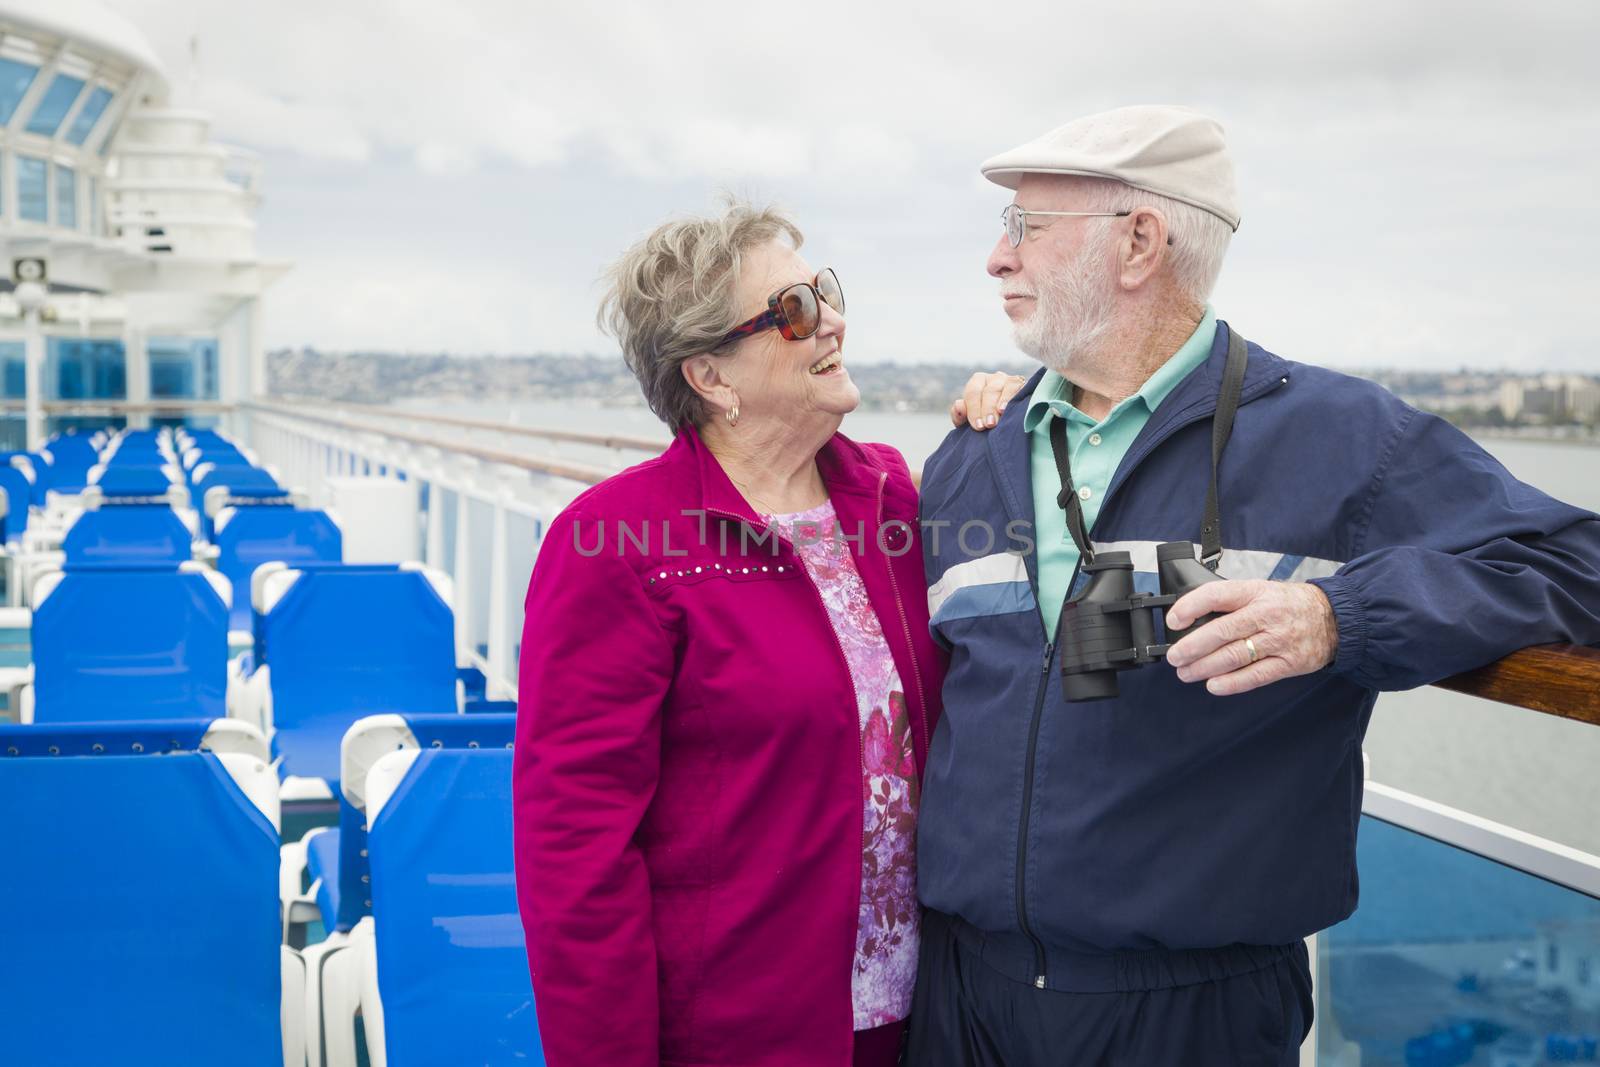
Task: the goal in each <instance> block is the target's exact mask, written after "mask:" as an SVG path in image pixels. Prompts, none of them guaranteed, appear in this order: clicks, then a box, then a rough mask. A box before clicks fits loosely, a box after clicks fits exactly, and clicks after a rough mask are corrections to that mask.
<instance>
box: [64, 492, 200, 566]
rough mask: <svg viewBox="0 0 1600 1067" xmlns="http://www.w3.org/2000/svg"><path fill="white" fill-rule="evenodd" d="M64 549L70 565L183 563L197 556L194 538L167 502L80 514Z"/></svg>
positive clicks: (96, 509) (111, 506)
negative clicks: (195, 554)
mask: <svg viewBox="0 0 1600 1067" xmlns="http://www.w3.org/2000/svg"><path fill="white" fill-rule="evenodd" d="M61 550H62V551H63V552H65V553H66V561H67V563H69V564H73V563H182V562H184V561H186V560H189V559H192V558H194V540H193V537H192V536H191V535H190V533H189V528H188V527H187V526H185V525H184V524H183V520H182V519H180V518H178V516H177V513H176V512H174V511H173V510H172V508H171V507H169V506H168V505H166V504H117V505H110V506H106V507H100V508H95V509H94V510H92V511H85V512H84V513H83V514H82V515H80V516H78V518H77V520H76V521H74V522H73V524H72V526H71V527H70V528H69V529H68V530H67V535H66V537H64V538H62V541H61Z"/></svg>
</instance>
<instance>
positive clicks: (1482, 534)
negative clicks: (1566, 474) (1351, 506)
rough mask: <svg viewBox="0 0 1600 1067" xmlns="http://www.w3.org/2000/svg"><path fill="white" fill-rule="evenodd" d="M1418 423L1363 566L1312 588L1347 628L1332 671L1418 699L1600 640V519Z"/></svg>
mask: <svg viewBox="0 0 1600 1067" xmlns="http://www.w3.org/2000/svg"><path fill="white" fill-rule="evenodd" d="M1405 412H1406V413H1405V415H1404V416H1403V417H1402V421H1401V423H1400V425H1399V427H1398V428H1397V431H1396V433H1395V434H1394V436H1393V438H1392V440H1391V441H1390V442H1389V449H1388V455H1387V458H1386V459H1385V460H1384V461H1383V463H1382V465H1381V466H1380V470H1379V473H1378V475H1377V478H1376V479H1375V481H1374V483H1373V485H1372V488H1371V490H1370V493H1369V494H1368V497H1367V499H1366V501H1365V509H1366V514H1365V518H1364V521H1363V522H1362V523H1361V524H1360V525H1359V526H1358V528H1357V530H1356V533H1355V535H1354V538H1355V540H1354V544H1353V546H1352V558H1351V559H1350V561H1349V562H1348V563H1346V564H1344V566H1342V567H1341V568H1340V569H1339V570H1338V571H1337V572H1336V573H1335V574H1333V575H1332V576H1331V577H1327V578H1318V579H1314V580H1313V583H1312V584H1314V585H1318V586H1320V587H1321V588H1322V591H1323V592H1324V593H1326V594H1327V596H1328V600H1329V602H1330V603H1331V604H1332V605H1333V612H1334V616H1335V618H1336V620H1337V622H1338V627H1339V649H1338V653H1337V655H1336V658H1335V660H1334V662H1333V664H1332V667H1331V669H1332V670H1333V671H1334V672H1335V673H1340V674H1343V675H1345V676H1347V677H1349V678H1350V679H1351V680H1353V681H1355V682H1357V683H1358V684H1360V685H1362V686H1365V687H1367V688H1371V689H1384V690H1397V689H1410V688H1413V687H1415V686H1419V685H1427V684H1429V683H1432V682H1436V681H1438V680H1439V679H1441V678H1446V677H1449V676H1450V675H1452V674H1458V673H1460V672H1461V671H1465V670H1471V669H1472V668H1474V667H1480V666H1483V665H1484V664H1486V663H1490V662H1492V661H1494V660H1497V659H1499V658H1501V657H1502V656H1506V655H1508V654H1510V653H1512V652H1514V651H1516V650H1517V649H1520V648H1525V647H1527V646H1529V645H1536V644H1541V643H1545V642H1550V641H1568V642H1572V643H1575V644H1594V643H1597V642H1600V517H1597V516H1596V515H1594V514H1593V513H1592V512H1588V511H1584V510H1582V509H1581V508H1576V507H1572V506H1570V505H1568V504H1563V503H1562V502H1560V501H1559V500H1555V499H1553V498H1551V497H1549V496H1546V495H1545V494H1544V493H1541V492H1539V491H1538V490H1537V489H1534V488H1533V487H1531V486H1529V485H1526V484H1524V483H1523V482H1520V481H1518V480H1517V479H1516V478H1513V477H1512V476H1511V474H1510V473H1509V472H1508V471H1507V470H1506V469H1505V467H1503V466H1501V465H1500V463H1499V462H1498V461H1497V460H1496V459H1495V458H1494V457H1492V456H1490V455H1489V454H1488V453H1487V452H1485V451H1484V450H1483V449H1482V448H1480V447H1479V446H1478V445H1477V444H1476V443H1474V442H1473V441H1472V439H1471V438H1469V437H1467V436H1466V435H1465V434H1463V433H1462V432H1461V431H1459V430H1457V429H1456V428H1455V427H1453V426H1451V425H1450V424H1449V423H1448V422H1445V421H1444V420H1443V419H1440V418H1438V417H1436V416H1433V415H1428V414H1425V413H1423V412H1419V411H1416V410H1414V409H1410V408H1407V409H1405Z"/></svg>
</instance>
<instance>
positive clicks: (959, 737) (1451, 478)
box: [918, 326, 1600, 952]
mask: <svg viewBox="0 0 1600 1067" xmlns="http://www.w3.org/2000/svg"><path fill="white" fill-rule="evenodd" d="M1228 337H1229V334H1228V330H1227V328H1226V327H1225V326H1219V329H1218V330H1217V337H1216V341H1215V343H1214V345H1213V347H1212V351H1211V355H1210V357H1209V359H1208V360H1207V361H1206V362H1205V363H1204V364H1202V365H1201V366H1200V367H1199V368H1198V369H1196V370H1195V371H1194V372H1193V373H1191V374H1190V375H1189V377H1188V378H1186V379H1185V380H1184V381H1183V382H1181V383H1180V384H1179V385H1178V386H1177V388H1175V389H1174V390H1173V391H1172V393H1171V394H1169V395H1168V396H1167V398H1166V399H1165V400H1164V401H1163V402H1162V404H1161V406H1160V408H1158V409H1157V410H1156V411H1155V412H1154V413H1153V414H1152V415H1151V417H1150V420H1149V422H1148V423H1147V424H1146V425H1145V427H1144V429H1143V430H1142V431H1141V432H1140V434H1139V436H1138V438H1137V439H1136V440H1135V441H1134V443H1133V445H1132V446H1131V447H1130V448H1129V449H1128V452H1127V454H1126V455H1125V456H1124V457H1123V460H1122V464H1121V466H1120V467H1119V468H1118V470H1117V472H1116V474H1115V475H1114V477H1113V478H1112V481H1111V485H1110V487H1109V492H1108V494H1107V496H1106V498H1105V502H1104V504H1103V505H1102V507H1101V510H1100V514H1099V517H1098V519H1097V521H1096V522H1095V526H1094V529H1093V530H1092V531H1091V537H1092V539H1093V541H1094V543H1095V545H1096V546H1097V548H1098V549H1108V548H1115V549H1125V550H1128V551H1131V552H1132V553H1133V559H1134V565H1135V570H1136V575H1135V585H1136V586H1137V587H1138V588H1139V589H1141V590H1143V591H1149V592H1154V591H1156V581H1155V574H1154V571H1155V546H1156V545H1157V544H1159V543H1161V542H1164V541H1180V540H1186V541H1195V542H1199V540H1200V525H1201V518H1202V514H1203V511H1204V507H1205V497H1206V487H1207V485H1208V483H1209V480H1210V476H1211V420H1210V416H1211V413H1212V412H1213V410H1214V409H1215V407H1216V398H1217V390H1218V385H1219V384H1220V381H1221V376H1222V368H1223V364H1224V362H1225V360H1226V357H1227V350H1228ZM1037 383H1038V377H1037V376H1035V378H1034V379H1033V381H1032V382H1030V383H1029V385H1028V387H1027V388H1026V389H1025V390H1024V391H1023V392H1022V393H1021V394H1019V395H1018V396H1017V397H1016V398H1015V399H1014V400H1013V401H1012V402H1011V404H1010V405H1009V408H1008V410H1007V412H1006V414H1005V416H1004V417H1003V418H1002V419H1001V421H1000V424H999V425H998V426H997V427H996V428H995V429H993V430H991V431H989V432H988V433H986V434H978V433H973V432H972V431H970V430H967V429H958V430H955V431H954V432H952V433H951V434H950V436H949V437H947V438H946V439H945V441H944V443H943V444H942V445H941V446H940V448H939V450H938V451H937V452H936V453H935V454H934V455H933V457H932V458H931V459H930V460H929V462H928V464H927V467H926V468H925V470H924V472H923V479H922V519H923V523H924V532H923V552H924V562H925V564H926V570H927V577H928V581H929V605H930V608H931V615H932V623H931V625H932V627H933V630H934V634H935V637H936V638H938V639H939V640H940V641H941V642H942V643H943V644H944V645H945V646H946V647H947V648H948V649H949V652H950V669H949V673H948V675H947V676H946V680H945V684H944V717H943V718H942V719H941V720H940V723H939V726H938V729H937V730H936V731H935V733H934V737H933V744H932V748H931V751H930V754H929V764H928V770H927V778H926V786H925V789H924V793H923V801H922V812H921V818H920V830H919V841H918V864H919V868H920V874H919V887H920V895H921V897H922V900H923V903H925V904H926V905H928V906H929V907H932V908H937V909H939V910H940V911H943V912H947V913H950V914H955V915H959V916H961V917H962V918H964V919H966V920H967V921H968V922H970V923H972V924H973V925H975V926H977V927H979V928H980V929H983V930H988V931H994V932H1018V931H1020V932H1022V933H1026V934H1029V935H1030V936H1032V937H1033V938H1034V939H1035V940H1036V944H1037V945H1038V946H1057V947H1059V948H1061V949H1065V950H1068V951H1077V952H1109V951H1138V950H1147V949H1154V948H1169V949H1184V948H1213V947H1219V946H1223V945H1229V944H1234V943H1246V944H1257V945H1278V944H1285V943H1288V942H1290V941H1292V940H1294V939H1296V938H1301V937H1305V936H1306V935H1308V934H1311V933H1313V932H1315V931H1317V930H1321V929H1323V928H1325V927H1328V926H1330V925H1332V924H1333V923H1335V922H1338V921H1339V920H1340V919H1343V918H1345V917H1346V916H1348V915H1349V914H1350V913H1351V912H1352V911H1353V910H1354V909H1355V906H1356V894H1357V882H1356V863H1355V839H1356V823H1357V820H1358V819H1359V817H1360V812H1361V789H1362V785H1361V777H1362V776H1361V739H1362V736H1363V734H1364V733H1365V731H1366V727H1367V722H1368V719H1369V717H1370V715H1371V713H1372V706H1373V702H1374V701H1375V699H1376V697H1377V692H1378V690H1394V689H1407V688H1411V687H1414V686H1419V685H1424V684H1427V683H1429V682H1433V681H1436V680H1438V679H1440V678H1444V677H1446V676H1448V675H1451V674H1456V673H1458V672H1460V671H1464V670H1467V669H1469V668H1472V667H1477V666H1480V665H1482V664H1485V663H1488V662H1490V661H1492V660H1495V659H1498V658H1500V657H1501V656H1504V655H1506V654H1507V653H1510V652H1512V651H1514V650H1516V649H1518V648H1522V647H1525V646H1527V645H1532V644H1538V643H1541V642H1547V641H1563V640H1564V641H1573V642H1577V643H1580V644H1592V643H1600V517H1597V516H1595V515H1594V514H1592V513H1590V512H1587V511H1583V510H1581V509H1579V508H1575V507H1571V506H1569V505H1567V504H1563V503H1561V502H1560V501H1557V500H1553V499H1551V498H1550V497H1548V496H1546V495H1545V494H1543V493H1541V492H1539V491H1538V490H1536V489H1533V488H1531V487H1529V486H1527V485H1525V484H1523V483H1522V482H1519V481H1517V480H1516V479H1515V478H1513V477H1512V476H1511V475H1510V474H1509V473H1507V471H1506V470H1505V468H1504V467H1502V466H1501V465H1500V463H1498V462H1497V461H1496V460H1495V459H1493V458H1492V457H1491V456H1489V455H1488V454H1487V453H1486V452H1484V451H1483V449H1481V448H1479V447H1478V446H1477V445H1476V444H1474V443H1473V442H1472V441H1471V440H1470V439H1469V438H1468V437H1466V436H1465V435H1464V434H1462V433H1460V432H1459V431H1458V430H1456V429H1455V428H1453V427H1452V426H1450V425H1449V424H1448V423H1447V422H1444V421H1443V420H1441V419H1438V418H1436V417H1434V416H1432V415H1428V414H1425V413H1423V412H1420V411H1418V410H1416V409H1415V408H1412V407H1410V406H1409V405H1407V404H1405V403H1403V402H1401V401H1400V400H1399V399H1397V398H1396V397H1395V396H1394V395H1392V394H1391V393H1389V392H1387V391H1386V390H1384V389H1383V388H1381V387H1379V386H1377V385H1375V384H1373V383H1371V382H1367V381H1363V380H1361V379H1358V378H1352V377H1348V376H1346V375H1342V374H1337V373H1334V372H1333V371H1329V370H1324V369H1321V368H1318V367H1312V366H1306V365H1304V364H1299V363H1291V362H1289V361H1287V360H1284V359H1280V358H1279V357H1277V356H1275V355H1273V354H1272V353H1270V352H1267V351H1265V350H1264V349H1262V348H1260V347H1259V346H1257V345H1253V344H1252V345H1251V346H1250V359H1249V365H1248V371H1247V373H1246V376H1245V381H1244V388H1243V392H1242V396H1241V401H1240V406H1239V411H1238V416H1237V419H1236V422H1235V425H1234V430H1233V437H1232V439H1231V441H1230V443H1229V444H1228V446H1227V450H1226V452H1225V453H1224V456H1223V460H1222V466H1221V475H1220V483H1219V490H1220V496H1221V506H1222V507H1221V514H1222V533H1223V548H1224V555H1223V558H1222V563H1221V567H1220V573H1221V574H1222V575H1223V576H1224V577H1229V578H1273V579H1287V580H1309V581H1314V582H1315V583H1316V584H1317V585H1320V586H1321V587H1322V589H1323V591H1324V592H1326V593H1327V595H1328V599H1329V600H1330V601H1331V603H1332V605H1333V609H1334V614H1335V616H1336V618H1337V620H1338V627H1339V649H1338V654H1337V658H1336V659H1335V661H1334V662H1333V664H1331V665H1330V666H1329V667H1328V668H1326V669H1324V670H1322V671H1319V672H1316V673H1314V674H1310V675H1306V676H1302V677H1299V678H1291V679H1287V680H1285V681H1281V682H1278V683H1276V684H1273V685H1270V686H1265V687H1263V688H1261V689H1257V690H1255V691H1253V692H1250V693H1246V694H1242V695H1239V696H1233V697H1214V696H1211V695H1210V694H1208V693H1207V692H1206V690H1205V687H1204V685H1203V683H1197V684H1185V683H1183V682H1180V681H1179V680H1178V678H1177V674H1176V673H1175V672H1174V670H1173V669H1172V668H1171V667H1168V666H1167V665H1166V664H1165V663H1164V662H1163V663H1157V664H1154V665H1150V666H1146V667H1143V668H1139V669H1136V670H1132V671H1125V672H1122V673H1121V674H1120V675H1119V680H1120V683H1121V695H1120V696H1119V697H1118V698H1116V699H1113V700H1103V701H1093V702H1087V703H1075V704H1068V703H1066V702H1065V701H1064V699H1063V698H1062V695H1061V681H1060V675H1059V672H1058V665H1057V663H1056V659H1055V656H1054V650H1053V649H1052V648H1051V647H1049V646H1048V645H1047V644H1046V642H1045V632H1044V627H1043V625H1042V623H1041V621H1040V618H1039V610H1038V607H1037V604H1036V600H1035V591H1036V589H1037V575H1036V573H1035V570H1034V558H1033V554H1032V552H1031V534H1032V523H1033V499H1032V493H1031V489H1030V478H1029V446H1028V440H1027V435H1026V434H1025V433H1024V432H1023V430H1022V416H1023V413H1024V412H1025V411H1026V410H1027V407H1028V404H1027V400H1028V397H1029V395H1030V394H1031V393H1032V390H1033V387H1034V386H1035V385H1037ZM1008 525H1009V533H1010V535H1011V536H1008V529H1007V528H1008ZM963 527H965V528H963ZM990 530H992V531H994V534H995V537H994V539H993V540H992V541H991V539H990V537H989V536H988V531H990ZM1019 550H1022V551H1019Z"/></svg>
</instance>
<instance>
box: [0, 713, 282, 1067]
mask: <svg viewBox="0 0 1600 1067" xmlns="http://www.w3.org/2000/svg"><path fill="white" fill-rule="evenodd" d="M143 728H144V727H141V729H143ZM0 729H3V730H4V733H3V734H0V752H3V751H4V748H5V746H7V745H9V744H11V743H12V741H13V740H14V738H15V736H16V735H15V733H14V731H19V730H23V731H27V730H31V731H34V732H36V733H37V734H38V735H39V741H40V742H44V743H48V741H49V738H48V737H47V736H46V735H47V734H48V733H49V732H50V731H51V730H52V729H53V728H51V727H43V726H37V727H6V728H0ZM100 736H102V737H103V738H106V740H107V741H108V742H110V744H111V745H112V749H110V750H108V753H107V754H100V755H88V756H40V757H31V756H22V757H5V756H3V755H0V811H3V812H5V813H6V816H5V856H6V865H7V868H8V870H10V871H12V872H14V873H13V876H11V877H6V878H0V915H5V916H6V917H7V919H6V927H5V935H4V946H5V947H4V951H0V1004H4V1005H5V1009H4V1012H5V1018H6V1024H5V1025H4V1026H0V1063H5V1064H90V1063H117V1064H141V1065H156V1064H163V1065H164V1064H170V1063H173V1062H174V1057H175V1056H176V1057H178V1058H179V1059H181V1060H182V1061H183V1062H185V1063H226V1064H230V1065H239V1067H280V1065H281V1064H282V1063H283V1052H282V1041H281V1037H280V1033H279V1001H280V999H281V997H280V978H279V972H280V967H281V964H280V938H281V930H280V928H279V923H278V900H277V895H278V885H277V871H278V835H277V832H276V831H275V830H274V829H273V827H272V824H271V823H269V822H268V821H267V819H266V818H265V817H264V816H263V815H262V814H261V812H260V811H259V810H258V809H257V808H256V807H255V806H254V805H252V804H251V803H250V802H249V801H248V800H247V799H246V798H245V797H244V795H243V794H242V793H241V792H240V791H239V788H238V786H237V785H236V784H235V783H234V781H233V779H232V778H231V777H230V776H229V775H228V773H227V771H225V770H224V769H223V768H222V765H221V764H220V763H219V762H218V760H217V759H216V757H214V756H212V755H211V754H210V753H199V752H193V751H185V752H178V753H171V752H167V753H164V754H162V755H161V756H160V757H159V758H155V757H153V756H152V755H150V754H148V751H149V750H147V754H143V755H132V754H129V755H113V754H110V751H117V752H127V751H129V745H127V744H125V743H123V739H121V738H119V737H117V736H116V735H115V731H114V730H103V731H102V733H101V735H100ZM34 744H35V742H33V741H30V742H29V747H30V749H31V748H32V747H34ZM23 872H25V873H23Z"/></svg>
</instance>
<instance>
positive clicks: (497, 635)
mask: <svg viewBox="0 0 1600 1067" xmlns="http://www.w3.org/2000/svg"><path fill="white" fill-rule="evenodd" d="M506 495H507V492H506V490H505V489H504V488H503V487H499V486H497V487H496V489H495V494H494V498H493V506H494V523H493V532H492V534H491V537H490V544H491V547H490V550H489V685H490V686H492V687H493V688H494V691H493V692H491V693H490V694H489V696H490V697H502V696H504V695H505V694H507V693H509V692H510V691H511V686H510V677H511V672H512V670H514V669H515V664H513V663H512V662H511V647H510V643H509V642H508V641H507V635H506V625H507V623H508V621H509V619H510V616H509V607H508V605H507V604H506V597H507V596H509V595H511V590H510V589H509V588H507V587H508V586H509V584H510V582H509V581H508V578H507V573H506V572H507V567H506V562H507V561H506V550H507V546H506V499H505V498H506Z"/></svg>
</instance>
